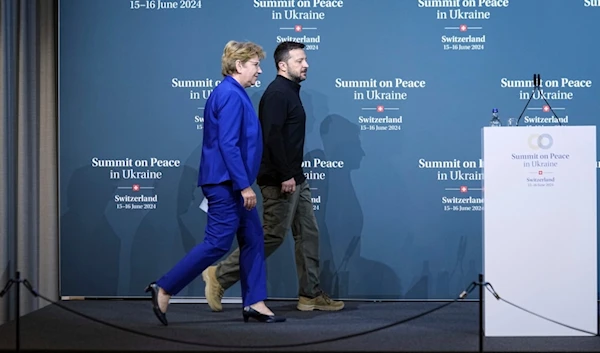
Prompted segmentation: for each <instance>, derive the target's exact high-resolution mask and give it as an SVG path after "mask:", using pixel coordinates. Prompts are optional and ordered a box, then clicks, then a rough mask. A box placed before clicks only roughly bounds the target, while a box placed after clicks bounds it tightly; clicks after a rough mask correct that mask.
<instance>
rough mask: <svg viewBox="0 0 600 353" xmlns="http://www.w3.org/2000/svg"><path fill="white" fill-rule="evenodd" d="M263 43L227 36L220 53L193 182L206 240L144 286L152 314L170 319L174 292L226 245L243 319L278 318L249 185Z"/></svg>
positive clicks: (256, 160) (254, 170)
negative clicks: (253, 92) (236, 255)
mask: <svg viewBox="0 0 600 353" xmlns="http://www.w3.org/2000/svg"><path fill="white" fill-rule="evenodd" d="M264 57H265V53H264V51H263V49H262V48H261V47H260V46H258V45H256V44H254V43H250V42H246V43H240V42H235V41H230V42H229V43H227V45H226V46H225V49H224V50H223V56H222V59H221V67H222V74H223V76H224V79H223V81H221V83H219V84H218V85H217V87H216V88H215V89H214V90H213V92H212V93H211V95H210V96H209V98H208V100H207V101H206V106H205V108H204V137H203V141H202V157H201V160H200V173H199V177H198V186H200V187H202V191H203V193H204V196H205V197H206V198H207V200H208V223H207V225H206V230H205V236H204V241H203V242H202V243H200V244H198V245H197V246H196V247H194V249H192V251H190V252H189V253H188V254H187V255H186V256H185V257H184V258H183V259H182V260H181V261H180V262H179V263H177V264H176V265H175V267H173V268H172V269H171V270H170V271H169V272H167V273H166V274H165V275H164V276H163V277H162V278H160V279H159V280H158V281H156V282H152V283H151V284H150V285H149V286H148V287H147V288H146V292H150V293H151V294H152V304H153V310H154V313H155V315H156V317H157V318H158V319H159V320H160V322H162V323H163V324H164V325H167V324H168V323H167V317H166V308H167V305H168V303H169V299H170V298H171V296H172V295H176V294H177V293H178V292H179V291H181V290H182V289H183V288H184V287H185V286H187V285H188V284H189V283H190V282H191V281H192V280H193V279H194V278H196V277H197V276H198V275H200V274H201V273H202V271H204V269H206V268H207V267H208V266H210V265H212V264H213V263H214V262H216V261H217V260H219V259H220V258H221V257H223V255H225V254H226V253H227V252H228V251H229V249H230V248H231V244H232V243H233V239H234V237H235V236H236V235H237V240H238V243H239V246H240V272H241V286H242V299H243V301H244V309H243V311H242V315H243V318H244V321H246V322H247V321H248V319H249V318H254V319H256V320H258V321H261V322H269V323H270V322H282V321H285V318H282V317H277V316H275V315H274V314H273V312H272V311H271V310H269V308H268V307H267V306H266V305H265V303H264V300H265V299H266V298H267V283H266V268H265V256H264V238H263V230H262V226H261V222H260V218H259V216H258V212H257V211H256V208H255V206H256V194H255V193H254V191H253V190H252V188H251V185H252V184H253V183H254V181H255V179H256V176H257V174H258V169H259V167H260V161H261V157H262V148H263V144H262V135H261V128H260V122H259V120H258V117H257V116H256V113H255V111H254V107H253V106H252V102H251V101H250V97H248V94H247V93H246V88H248V87H250V86H251V85H253V84H254V83H255V82H256V79H257V78H258V75H259V74H261V73H262V70H261V69H260V60H261V59H263V58H264Z"/></svg>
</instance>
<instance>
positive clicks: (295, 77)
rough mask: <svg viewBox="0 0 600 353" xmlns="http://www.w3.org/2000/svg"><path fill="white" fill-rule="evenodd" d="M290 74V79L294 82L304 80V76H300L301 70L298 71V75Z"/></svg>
mask: <svg viewBox="0 0 600 353" xmlns="http://www.w3.org/2000/svg"><path fill="white" fill-rule="evenodd" d="M291 76H292V80H294V82H296V83H300V82H302V81H304V80H305V79H304V78H302V72H300V73H299V74H298V75H291Z"/></svg>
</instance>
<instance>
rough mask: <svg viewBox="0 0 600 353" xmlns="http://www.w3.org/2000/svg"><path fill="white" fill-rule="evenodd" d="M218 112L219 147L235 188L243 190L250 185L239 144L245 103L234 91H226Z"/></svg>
mask: <svg viewBox="0 0 600 353" xmlns="http://www.w3.org/2000/svg"><path fill="white" fill-rule="evenodd" d="M219 101H220V103H219V107H218V112H217V121H218V123H217V128H218V131H219V148H220V150H221V154H222V155H223V160H224V161H225V166H226V167H227V171H228V172H229V176H230V177H231V179H232V181H233V189H234V190H243V189H245V188H247V187H249V186H250V184H249V183H248V174H246V168H245V166H246V164H245V163H244V161H243V159H242V154H241V152H240V148H239V147H238V146H237V144H238V141H239V139H240V133H241V129H242V119H243V116H242V112H243V104H242V99H241V98H240V96H239V95H238V94H237V93H235V92H232V91H229V92H224V93H223V97H219Z"/></svg>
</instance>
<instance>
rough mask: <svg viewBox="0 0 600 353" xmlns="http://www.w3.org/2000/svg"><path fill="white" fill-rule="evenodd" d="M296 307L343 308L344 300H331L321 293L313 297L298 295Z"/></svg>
mask: <svg viewBox="0 0 600 353" xmlns="http://www.w3.org/2000/svg"><path fill="white" fill-rule="evenodd" d="M296 308H298V310H300V311H313V310H323V311H338V310H342V309H343V308H344V302H343V301H341V300H333V299H331V298H329V296H328V295H327V294H325V293H321V294H320V295H319V296H318V297H315V298H307V297H303V296H300V298H299V300H298V305H297V306H296Z"/></svg>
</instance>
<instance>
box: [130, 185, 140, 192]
mask: <svg viewBox="0 0 600 353" xmlns="http://www.w3.org/2000/svg"><path fill="white" fill-rule="evenodd" d="M131 190H133V191H140V185H139V184H133V186H132V187H131Z"/></svg>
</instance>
